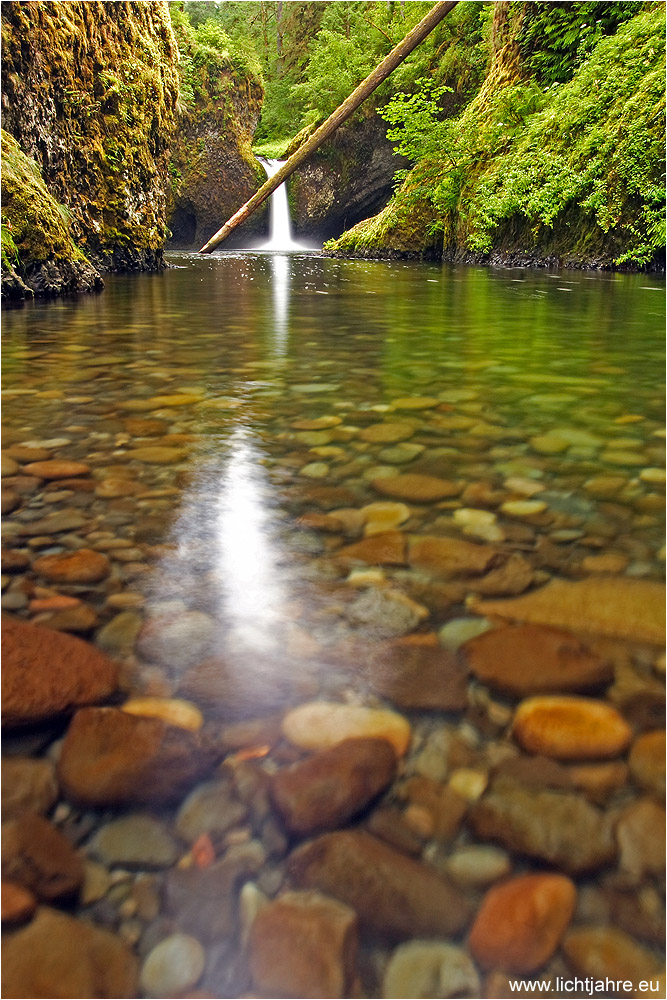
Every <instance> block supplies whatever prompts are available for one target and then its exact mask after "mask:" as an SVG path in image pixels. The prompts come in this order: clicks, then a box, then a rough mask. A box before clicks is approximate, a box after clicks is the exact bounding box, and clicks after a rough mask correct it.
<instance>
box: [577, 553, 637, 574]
mask: <svg viewBox="0 0 667 1000" xmlns="http://www.w3.org/2000/svg"><path fill="white" fill-rule="evenodd" d="M629 562H630V559H629V557H628V556H625V555H623V554H622V553H621V552H603V553H601V554H600V555H596V556H586V558H585V559H582V561H581V568H582V569H584V570H585V571H586V572H587V573H623V571H624V570H626V569H627V567H628V564H629Z"/></svg>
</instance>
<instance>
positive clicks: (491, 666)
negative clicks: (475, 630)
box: [463, 625, 613, 696]
mask: <svg viewBox="0 0 667 1000" xmlns="http://www.w3.org/2000/svg"><path fill="white" fill-rule="evenodd" d="M463 652H464V654H465V656H466V659H467V661H468V663H469V664H470V669H471V670H472V672H473V673H474V674H475V676H476V677H477V678H478V680H480V681H482V683H483V684H488V685H489V687H492V688H495V689H497V690H500V691H506V692H507V693H509V694H514V695H520V696H523V695H527V694H538V693H541V692H547V691H554V692H555V691H558V692H562V691H585V690H589V689H590V688H594V687H598V686H599V685H602V684H605V683H608V682H610V681H611V680H612V678H613V670H612V666H611V663H609V662H608V661H605V660H603V659H602V657H600V656H598V655H596V654H595V653H593V652H590V651H589V650H588V649H587V648H586V646H584V645H583V643H581V642H580V641H579V640H578V639H577V638H575V636H573V635H570V634H569V633H567V632H562V631H560V630H558V629H552V628H545V627H544V626H542V625H516V626H510V627H509V628H497V629H494V630H493V631H492V632H486V633H484V635H480V636H478V637H476V638H474V639H471V640H470V641H468V642H467V643H466V644H465V645H464V647H463Z"/></svg>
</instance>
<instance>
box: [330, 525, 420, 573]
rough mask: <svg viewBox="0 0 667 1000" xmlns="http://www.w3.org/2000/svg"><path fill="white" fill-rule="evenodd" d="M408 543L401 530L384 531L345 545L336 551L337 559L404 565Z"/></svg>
mask: <svg viewBox="0 0 667 1000" xmlns="http://www.w3.org/2000/svg"><path fill="white" fill-rule="evenodd" d="M406 550H407V543H406V538H405V535H403V534H402V533H401V532H400V531H383V532H382V533H381V534H379V535H371V536H370V537H369V538H364V539H362V541H360V542H354V543H353V544H352V545H345V546H344V547H343V548H342V549H339V550H338V551H337V552H336V558H337V559H345V560H348V561H352V562H354V561H356V560H358V561H359V562H365V563H369V564H371V565H373V566H383V565H384V566H404V565H405V562H406Z"/></svg>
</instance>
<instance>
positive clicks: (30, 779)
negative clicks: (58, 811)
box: [2, 757, 58, 819]
mask: <svg viewBox="0 0 667 1000" xmlns="http://www.w3.org/2000/svg"><path fill="white" fill-rule="evenodd" d="M57 798H58V781H57V779H56V769H55V766H54V764H53V763H52V761H50V760H47V759H34V758H31V757H3V758H2V817H3V819H12V817H14V816H18V815H20V813H22V812H32V813H38V814H40V815H42V814H44V813H46V812H48V811H49V809H50V808H51V806H52V805H53V804H54V802H55V801H56V799H57Z"/></svg>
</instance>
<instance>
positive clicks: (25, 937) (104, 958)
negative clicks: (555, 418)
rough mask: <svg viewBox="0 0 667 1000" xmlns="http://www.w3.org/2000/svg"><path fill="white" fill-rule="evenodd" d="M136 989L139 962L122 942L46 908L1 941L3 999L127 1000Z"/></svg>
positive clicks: (135, 993)
mask: <svg viewBox="0 0 667 1000" xmlns="http://www.w3.org/2000/svg"><path fill="white" fill-rule="evenodd" d="M137 989H138V982H137V962H136V959H135V958H134V956H133V954H132V952H131V951H130V949H129V948H128V947H127V945H125V944H124V943H123V942H122V941H121V940H120V938H118V937H117V936H116V935H115V934H111V933H110V932H109V931H104V930H99V929H98V928H96V927H93V926H91V925H90V924H89V923H86V922H84V921H81V920H75V919H73V918H72V917H69V916H67V915H66V914H64V913H59V912H58V911H56V910H52V909H49V908H48V907H42V908H40V909H39V910H38V911H37V914H36V915H35V918H34V919H33V920H32V922H31V923H29V924H28V925H27V926H26V927H24V928H21V929H20V930H18V931H16V933H14V934H12V935H10V936H8V937H7V938H6V939H5V940H4V941H3V947H2V995H3V996H5V997H35V998H52V1000H53V998H55V1000H69V998H71V997H115V998H118V1000H125V998H131V997H136V996H137Z"/></svg>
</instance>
